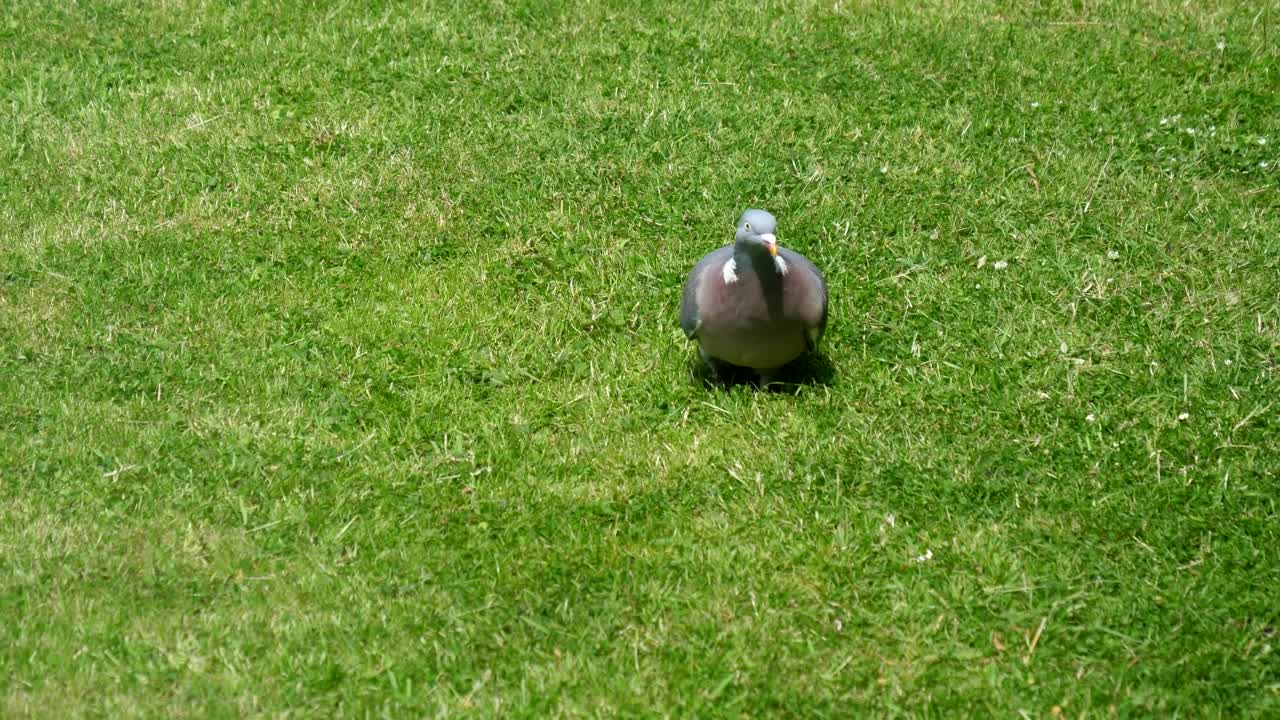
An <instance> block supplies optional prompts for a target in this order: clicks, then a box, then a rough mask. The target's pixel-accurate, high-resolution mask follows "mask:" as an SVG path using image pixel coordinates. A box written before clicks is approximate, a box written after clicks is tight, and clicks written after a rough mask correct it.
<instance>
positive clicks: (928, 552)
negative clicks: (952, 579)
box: [916, 548, 933, 563]
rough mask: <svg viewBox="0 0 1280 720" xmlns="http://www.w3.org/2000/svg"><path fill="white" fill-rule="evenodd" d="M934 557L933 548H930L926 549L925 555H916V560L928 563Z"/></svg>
mask: <svg viewBox="0 0 1280 720" xmlns="http://www.w3.org/2000/svg"><path fill="white" fill-rule="evenodd" d="M932 559H933V550H930V549H928V548H926V549H925V551H924V554H923V555H917V556H916V562H918V563H927V562H929V561H930V560H932Z"/></svg>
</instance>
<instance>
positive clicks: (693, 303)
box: [680, 245, 733, 340]
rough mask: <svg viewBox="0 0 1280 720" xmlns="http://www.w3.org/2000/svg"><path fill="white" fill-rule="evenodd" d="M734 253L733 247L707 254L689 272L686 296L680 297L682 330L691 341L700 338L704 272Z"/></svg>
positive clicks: (685, 284) (685, 285)
mask: <svg viewBox="0 0 1280 720" xmlns="http://www.w3.org/2000/svg"><path fill="white" fill-rule="evenodd" d="M732 253H733V246H732V245H726V246H724V247H722V248H720V249H719V250H714V251H712V252H710V253H707V254H706V255H704V256H703V258H702V259H701V260H699V261H698V264H697V265H694V266H693V269H692V270H690V271H689V278H688V279H687V280H685V281H684V294H683V295H682V296H681V297H680V328H681V329H682V330H684V335H685V337H687V338H689V339H690V340H692V339H693V338H695V337H697V336H698V327H699V325H700V324H701V320H700V316H699V315H698V286H699V285H700V284H701V283H702V276H703V274H704V271H705V270H706V269H707V267H708V266H710V265H714V264H716V263H717V262H721V263H723V262H726V261H727V260H728V259H729V255H731V254H732Z"/></svg>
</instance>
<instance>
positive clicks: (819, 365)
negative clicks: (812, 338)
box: [690, 352, 836, 395]
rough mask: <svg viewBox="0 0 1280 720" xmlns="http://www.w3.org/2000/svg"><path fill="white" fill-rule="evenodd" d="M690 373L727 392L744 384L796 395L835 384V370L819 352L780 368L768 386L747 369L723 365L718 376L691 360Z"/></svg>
mask: <svg viewBox="0 0 1280 720" xmlns="http://www.w3.org/2000/svg"><path fill="white" fill-rule="evenodd" d="M690 372H691V373H692V374H693V379H694V380H695V381H696V382H699V383H701V384H703V385H705V386H706V387H709V388H716V389H720V390H724V391H729V390H732V389H734V388H735V387H738V386H740V385H747V386H750V387H754V388H758V389H760V390H767V391H769V392H777V393H785V394H788V395H798V394H799V393H800V391H801V390H802V389H803V388H804V387H805V386H816V387H828V386H830V385H832V384H834V382H835V378H836V368H835V365H833V364H832V363H831V360H830V359H829V358H827V356H826V355H825V354H823V353H820V352H818V353H805V354H804V355H801V356H800V357H798V358H796V359H795V360H793V361H791V362H790V363H788V364H787V365H785V366H783V368H782V369H781V370H779V371H778V374H777V375H775V376H774V377H773V379H772V381H771V382H769V384H767V385H764V384H762V383H761V382H760V377H759V375H757V374H756V372H755V371H754V370H752V369H751V368H744V367H738V366H737V365H729V364H727V363H726V364H723V365H721V369H720V371H719V372H718V373H713V372H711V368H709V367H707V365H706V363H704V362H702V360H701V359H699V358H698V357H696V356H695V357H694V359H693V361H692V367H691V368H690Z"/></svg>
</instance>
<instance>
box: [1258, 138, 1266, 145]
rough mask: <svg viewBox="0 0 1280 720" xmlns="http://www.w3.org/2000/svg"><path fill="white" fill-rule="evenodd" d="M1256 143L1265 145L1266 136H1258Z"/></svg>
mask: <svg viewBox="0 0 1280 720" xmlns="http://www.w3.org/2000/svg"><path fill="white" fill-rule="evenodd" d="M1258 144H1259V145H1266V144H1267V139H1266V138H1264V137H1260V138H1258Z"/></svg>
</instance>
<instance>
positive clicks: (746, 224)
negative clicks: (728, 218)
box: [742, 223, 751, 232]
mask: <svg viewBox="0 0 1280 720" xmlns="http://www.w3.org/2000/svg"><path fill="white" fill-rule="evenodd" d="M742 229H743V230H746V231H747V232H751V223H743V225H742Z"/></svg>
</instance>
